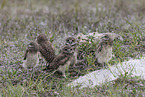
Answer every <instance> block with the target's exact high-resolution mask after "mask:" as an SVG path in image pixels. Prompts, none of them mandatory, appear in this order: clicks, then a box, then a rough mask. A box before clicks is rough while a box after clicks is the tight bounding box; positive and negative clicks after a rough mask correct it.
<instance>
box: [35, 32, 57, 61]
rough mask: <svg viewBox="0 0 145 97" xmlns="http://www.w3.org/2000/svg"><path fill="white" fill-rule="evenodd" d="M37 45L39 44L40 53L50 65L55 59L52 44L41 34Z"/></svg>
mask: <svg viewBox="0 0 145 97" xmlns="http://www.w3.org/2000/svg"><path fill="white" fill-rule="evenodd" d="M37 43H38V44H39V52H40V54H41V56H42V57H43V58H44V59H45V61H46V62H47V63H48V64H49V63H51V62H52V61H53V59H54V58H55V50H54V47H53V45H52V43H51V42H50V41H49V40H48V39H47V36H46V35H45V34H40V35H39V36H38V37H37Z"/></svg>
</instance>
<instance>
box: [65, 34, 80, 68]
mask: <svg viewBox="0 0 145 97" xmlns="http://www.w3.org/2000/svg"><path fill="white" fill-rule="evenodd" d="M65 45H69V46H71V47H72V48H73V49H74V54H73V58H72V61H71V64H72V65H73V66H75V64H76V63H77V62H78V60H77V55H78V49H77V42H76V39H75V38H74V37H68V38H66V42H65Z"/></svg>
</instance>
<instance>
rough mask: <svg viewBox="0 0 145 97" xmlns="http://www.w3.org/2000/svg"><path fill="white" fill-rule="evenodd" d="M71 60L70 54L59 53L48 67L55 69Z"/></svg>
mask: <svg viewBox="0 0 145 97" xmlns="http://www.w3.org/2000/svg"><path fill="white" fill-rule="evenodd" d="M68 60H69V57H68V56H65V55H63V54H59V55H58V56H57V57H56V58H55V59H54V60H53V61H52V62H51V63H50V65H49V66H48V68H47V69H51V70H55V69H57V68H58V67H59V66H60V65H64V64H65V63H66V62H67V61H68Z"/></svg>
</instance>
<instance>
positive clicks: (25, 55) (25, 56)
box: [23, 49, 28, 60]
mask: <svg viewBox="0 0 145 97" xmlns="http://www.w3.org/2000/svg"><path fill="white" fill-rule="evenodd" d="M27 54H28V49H27V50H26V52H25V54H24V59H23V60H26V58H27Z"/></svg>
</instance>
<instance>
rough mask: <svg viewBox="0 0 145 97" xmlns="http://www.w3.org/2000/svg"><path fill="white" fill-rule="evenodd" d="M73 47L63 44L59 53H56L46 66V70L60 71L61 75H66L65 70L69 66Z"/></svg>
mask: <svg viewBox="0 0 145 97" xmlns="http://www.w3.org/2000/svg"><path fill="white" fill-rule="evenodd" d="M73 53H74V49H73V48H72V47H71V46H65V47H64V48H63V49H62V50H61V53H60V54H59V55H57V56H56V57H55V58H54V60H53V61H52V62H51V63H50V64H49V65H48V66H47V70H48V71H54V70H55V71H60V72H62V74H63V76H64V77H66V75H65V71H66V68H67V67H69V65H70V63H71V60H72V56H73Z"/></svg>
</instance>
